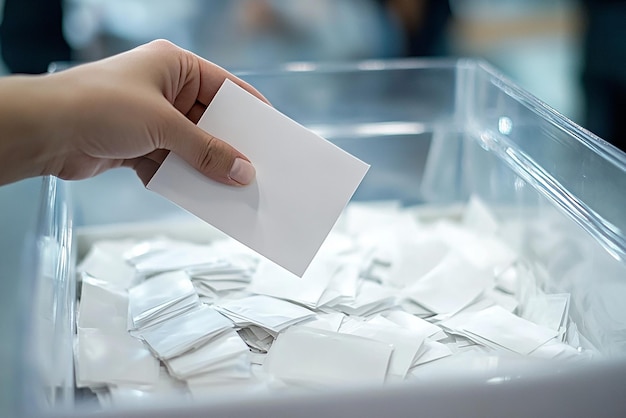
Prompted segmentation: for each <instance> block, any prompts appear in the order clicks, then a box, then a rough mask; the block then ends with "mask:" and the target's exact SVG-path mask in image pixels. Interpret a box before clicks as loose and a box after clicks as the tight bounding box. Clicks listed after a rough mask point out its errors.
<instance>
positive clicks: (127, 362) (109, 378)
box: [76, 328, 159, 387]
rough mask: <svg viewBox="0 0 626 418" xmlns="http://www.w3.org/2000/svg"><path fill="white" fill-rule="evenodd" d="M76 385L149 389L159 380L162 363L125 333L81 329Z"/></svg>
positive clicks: (78, 334) (139, 342) (79, 330)
mask: <svg viewBox="0 0 626 418" xmlns="http://www.w3.org/2000/svg"><path fill="white" fill-rule="evenodd" d="M77 336H78V343H77V345H78V346H77V350H76V353H77V354H76V385H77V386H78V387H85V386H91V385H94V386H98V385H102V384H104V383H111V384H121V383H134V384H141V385H149V384H152V383H155V382H156V381H157V379H158V376H159V362H158V361H157V359H155V358H154V357H153V356H152V354H151V353H150V351H149V350H148V349H147V348H146V347H145V346H144V344H143V343H142V342H141V341H139V340H136V339H135V338H133V337H131V336H130V335H128V333H127V332H126V331H124V330H122V331H115V330H99V329H95V328H78V330H77Z"/></svg>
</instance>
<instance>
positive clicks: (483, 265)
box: [75, 198, 597, 405]
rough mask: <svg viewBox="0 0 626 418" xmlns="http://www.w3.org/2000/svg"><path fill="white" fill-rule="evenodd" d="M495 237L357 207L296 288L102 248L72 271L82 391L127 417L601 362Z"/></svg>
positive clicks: (476, 228)
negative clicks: (506, 366) (237, 400)
mask: <svg viewBox="0 0 626 418" xmlns="http://www.w3.org/2000/svg"><path fill="white" fill-rule="evenodd" d="M500 229H501V225H500V223H499V222H498V221H497V220H496V218H495V217H494V216H493V214H492V213H490V212H489V210H488V209H487V207H486V206H485V205H484V204H483V203H482V202H480V201H479V200H478V199H475V198H472V199H470V201H469V202H468V204H467V205H466V206H465V207H464V208H463V210H462V211H461V212H459V213H457V216H455V217H448V216H440V217H436V216H435V217H433V216H432V215H431V216H429V217H428V219H425V218H424V217H423V216H420V212H419V211H417V210H416V209H414V208H403V207H401V206H400V205H399V204H398V203H396V202H382V203H375V204H354V203H353V204H351V205H349V206H348V207H347V209H346V211H345V213H344V214H343V215H342V217H341V218H340V220H339V222H338V224H337V225H336V227H335V228H334V229H333V231H332V232H331V234H330V235H329V237H328V239H327V240H326V242H325V243H324V245H323V246H322V248H321V249H320V251H319V253H318V254H317V256H316V257H315V259H314V260H313V262H312V264H311V265H310V267H309V269H308V270H307V271H306V273H305V274H304V276H303V277H302V278H298V277H296V276H294V275H293V274H291V273H289V272H287V271H286V270H284V269H282V268H281V267H279V266H277V265H275V264H273V263H272V262H270V261H267V260H265V259H262V258H261V257H260V256H258V255H257V254H256V253H254V252H252V251H251V250H249V249H247V248H246V247H244V246H242V245H241V244H239V243H237V242H235V241H234V240H231V239H220V240H217V241H214V242H210V243H206V244H197V243H192V242H186V241H178V240H173V239H169V238H167V237H162V236H156V235H155V237H154V238H153V239H149V240H138V239H134V238H133V237H132V236H131V237H127V238H125V239H120V240H102V241H97V242H95V243H94V244H93V246H92V247H91V248H90V249H89V252H88V254H87V255H86V257H85V258H84V259H83V260H82V261H81V263H80V265H79V267H78V270H79V271H80V275H81V278H82V285H81V292H80V299H79V309H78V315H77V335H76V344H75V364H76V382H77V385H78V387H88V388H91V389H92V390H93V392H94V393H96V395H97V396H98V399H99V400H100V401H101V403H102V404H103V405H118V404H125V403H129V402H130V403H132V402H146V401H150V400H153V399H161V400H162V399H164V398H167V397H169V396H173V397H178V398H180V397H182V398H187V397H189V398H199V399H207V397H210V396H216V397H217V396H221V394H223V393H225V392H228V391H231V392H232V393H237V394H238V395H240V394H241V393H242V392H247V391H249V392H259V391H272V390H285V389H288V388H294V390H302V389H303V388H309V389H316V390H317V389H319V388H324V387H333V386H335V385H353V384H358V385H363V384H372V385H380V384H384V383H386V382H393V381H401V380H405V379H413V378H423V377H424V376H427V375H429V374H431V375H432V374H433V373H437V372H439V371H444V370H448V371H449V369H450V368H457V367H459V364H470V363H471V364H472V365H474V366H475V365H476V364H477V363H476V362H470V361H468V360H469V359H470V358H479V357H482V358H493V357H508V358H518V357H524V358H525V359H529V358H532V359H536V361H546V359H547V360H548V361H579V360H586V359H589V358H590V357H592V355H595V354H596V353H597V350H595V349H594V348H593V346H592V345H591V344H590V343H589V342H588V341H587V340H586V339H585V338H584V336H583V335H581V334H580V333H579V332H578V330H577V327H576V324H575V323H574V322H573V321H571V319H570V315H569V305H570V296H569V294H567V293H557V294H548V293H545V292H544V291H543V290H542V289H541V288H540V286H539V283H538V280H537V279H536V278H535V277H534V275H533V273H532V272H531V269H530V268H528V267H527V264H526V262H525V260H523V259H522V258H520V256H519V254H518V253H517V252H516V251H515V250H513V249H512V248H511V247H510V246H509V245H507V244H506V243H505V241H504V240H503V239H502V238H501V236H500ZM459 359H463V361H459ZM480 364H484V365H485V367H489V364H493V362H492V363H489V362H483V363H480ZM474 366H473V367H474Z"/></svg>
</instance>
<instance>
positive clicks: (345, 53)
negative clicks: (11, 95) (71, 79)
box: [0, 0, 626, 140]
mask: <svg viewBox="0 0 626 418" xmlns="http://www.w3.org/2000/svg"><path fill="white" fill-rule="evenodd" d="M2 3H4V5H3V7H2V10H3V15H4V19H3V23H2V26H1V27H0V28H1V29H0V40H1V43H0V48H1V50H2V57H3V60H4V66H3V67H2V71H4V72H5V73H6V72H29V73H38V72H45V71H46V69H47V67H48V64H49V63H50V62H52V61H68V60H73V61H88V60H94V59H98V58H102V57H105V56H108V55H111V54H114V53H117V52H120V51H123V50H126V49H129V48H132V47H133V46H136V45H139V44H141V43H144V42H147V41H149V40H152V39H155V38H166V39H169V40H171V41H173V42H175V43H177V44H179V45H181V46H183V47H185V48H187V49H189V50H192V51H194V52H196V53H198V54H199V55H201V56H203V57H205V58H207V59H210V60H212V61H215V62H217V63H219V64H220V65H222V66H224V67H226V68H228V69H231V70H243V69H258V68H267V67H276V66H277V65H278V64H280V63H284V62H290V61H351V60H358V59H367V58H393V57H406V56H479V57H483V58H485V59H486V60H488V61H490V62H491V63H492V64H494V65H495V66H496V67H498V68H500V69H501V70H502V71H503V72H504V73H505V74H507V75H508V76H509V77H510V78H512V79H513V80H514V81H516V82H517V83H518V84H520V85H521V86H522V87H524V88H525V89H527V90H529V91H530V92H531V93H533V94H535V95H537V96H538V97H539V98H540V99H542V100H544V101H545V102H547V103H548V104H550V105H551V106H553V107H554V108H556V109H557V110H558V111H560V112H561V113H563V114H565V115H566V116H568V117H570V118H571V119H573V120H574V121H576V122H579V123H580V124H582V125H583V126H586V127H588V128H590V129H591V130H592V131H594V132H595V133H598V134H599V135H600V136H602V137H603V138H605V139H607V140H613V139H614V138H613V136H617V135H615V134H613V131H612V129H613V128H612V127H610V126H609V122H610V112H611V111H610V106H609V105H602V106H600V105H599V100H600V98H599V97H596V96H600V95H601V93H602V94H605V95H607V96H609V95H611V94H612V93H610V92H612V91H615V90H618V89H619V88H621V92H622V93H623V89H624V87H623V85H624V83H625V81H624V78H626V76H624V73H625V71H624V70H623V65H624V64H625V63H626V60H625V59H624V58H625V56H624V50H626V46H625V44H626V40H625V39H626V36H625V34H624V31H625V30H626V29H624V27H626V25H624V24H622V23H623V22H624V21H626V20H624V18H625V12H624V10H625V5H624V2H623V1H615V0H596V1H584V0H315V1H311V0H290V1H284V0H238V1H228V0H177V1H171V0H0V4H2ZM620 51H621V52H620ZM618 52H619V53H618ZM615 64H618V65H615ZM611 71H614V72H615V73H616V75H615V77H614V78H615V79H616V80H615V81H609V80H606V83H600V82H599V80H598V78H605V79H607V78H611V77H609V74H608V73H610V72H611ZM620 78H621V80H620ZM607 83H608V84H609V85H608V86H607V85H601V84H607ZM591 84H594V85H595V90H596V93H595V94H587V93H586V91H585V88H586V86H588V85H591ZM599 90H603V92H599ZM592 96H593V97H592ZM605 99H606V100H607V101H608V102H610V101H611V100H612V99H615V98H612V97H605ZM594 100H595V101H598V103H595V104H594V108H595V107H598V106H600V107H602V111H603V112H605V114H606V115H605V119H604V120H603V121H601V119H602V118H601V116H597V115H590V114H588V113H589V112H587V106H586V104H587V102H588V101H592V102H593V101H594ZM615 100H617V99H615ZM617 101H619V100H617Z"/></svg>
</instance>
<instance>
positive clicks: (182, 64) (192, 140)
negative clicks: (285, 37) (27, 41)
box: [0, 41, 267, 185]
mask: <svg viewBox="0 0 626 418" xmlns="http://www.w3.org/2000/svg"><path fill="white" fill-rule="evenodd" d="M226 78H228V79H230V80H232V81H234V82H235V83H237V84H238V85H239V86H241V87H243V88H244V89H246V90H247V91H249V92H250V93H252V94H253V95H255V96H257V97H258V98H259V99H261V100H264V101H266V102H267V100H266V99H265V98H264V97H263V96H262V95H261V94H260V93H259V92H258V91H256V90H255V89H254V88H253V87H252V86H250V85H249V84H247V83H245V82H244V81H242V80H240V79H238V78H237V77H235V76H234V75H232V74H230V73H228V72H227V71H226V70H224V69H222V68H220V67H218V66H217V65H215V64H213V63H210V62H208V61H206V60H203V59H201V58H199V57H198V56H196V55H194V54H192V53H190V52H188V51H185V50H183V49H180V48H178V47H177V46H175V45H173V44H171V43H169V42H167V41H154V42H151V43H149V44H146V45H143V46H140V47H138V48H135V49H133V50H131V51H128V52H126V53H123V54H120V55H116V56H113V57H111V58H108V59H105V60H102V61H97V62H94V63H90V64H85V65H81V66H78V67H75V68H72V69H69V70H66V71H63V72H60V73H57V74H52V75H46V76H34V77H33V76H30V77H27V76H23V77H7V78H6V79H5V80H2V81H0V93H4V94H2V95H3V96H4V95H5V94H8V96H6V97H13V98H14V99H15V101H14V102H13V103H12V106H11V108H10V109H7V108H5V107H6V106H3V105H2V104H0V128H3V129H0V131H1V130H4V131H5V133H7V135H2V136H3V137H4V138H0V162H5V160H6V164H3V165H4V168H0V171H1V173H0V184H3V183H8V182H11V181H15V180H19V179H21V178H26V177H32V176H36V175H44V174H52V175H55V176H58V177H60V178H63V179H69V180H75V179H83V178H87V177H92V176H94V175H96V174H99V173H101V172H103V171H106V170H108V169H111V168H115V167H120V166H125V167H130V168H133V169H134V170H135V171H136V172H137V175H138V176H139V178H140V179H141V180H142V181H143V183H144V184H147V183H148V181H149V180H150V178H152V176H153V175H154V173H155V172H156V170H157V169H158V168H159V166H160V164H161V163H162V162H163V160H164V158H165V157H166V156H167V154H168V152H169V151H172V152H175V153H176V154H178V155H180V156H181V157H182V158H183V159H184V160H186V161H187V162H188V163H189V164H191V165H192V166H193V167H195V168H196V169H197V170H199V171H200V172H202V173H203V174H205V175H206V176H208V177H210V178H212V179H214V180H216V181H219V182H222V183H225V184H230V185H245V184H248V183H249V182H250V181H251V180H252V179H253V178H254V175H255V171H254V168H253V166H252V164H251V163H250V162H249V160H248V159H247V158H246V157H245V156H244V155H243V154H241V153H240V152H239V151H237V150H236V149H234V148H233V147H231V146H230V145H228V144H226V143H225V142H223V141H221V140H220V139H218V138H215V137H212V136H211V135H209V134H207V133H206V132H204V131H203V130H201V129H200V128H198V127H197V126H196V125H195V124H196V123H197V122H198V120H199V119H200V117H201V116H202V114H203V113H204V111H205V109H206V107H207V105H208V104H209V103H210V102H211V100H212V99H213V97H214V96H215V93H216V92H217V90H218V89H219V87H220V86H221V85H222V83H223V81H224V80H225V79H226ZM7 114H8V115H7ZM11 115H12V116H13V118H12V117H11ZM15 118H17V119H15ZM11 119H13V120H11Z"/></svg>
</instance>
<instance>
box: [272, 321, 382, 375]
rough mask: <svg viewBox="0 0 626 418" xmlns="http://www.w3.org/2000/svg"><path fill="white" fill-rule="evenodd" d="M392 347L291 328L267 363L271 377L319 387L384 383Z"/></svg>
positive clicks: (351, 336)
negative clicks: (340, 384) (339, 384)
mask: <svg viewBox="0 0 626 418" xmlns="http://www.w3.org/2000/svg"><path fill="white" fill-rule="evenodd" d="M392 352H393V347H392V346H391V345H390V344H386V343H382V342H380V341H376V340H372V339H369V338H363V337H359V336H355V335H347V334H339V333H336V332H329V331H322V330H318V329H310V328H304V327H303V328H292V329H290V330H288V331H287V332H285V333H283V334H280V335H279V337H278V338H277V339H276V341H274V344H272V348H271V349H270V351H269V353H268V355H267V358H266V360H265V363H264V368H265V370H266V371H267V372H268V373H269V374H270V375H272V376H274V377H276V378H278V379H282V380H285V381H291V382H297V383H308V384H318V385H336V384H338V383H355V384H366V383H370V384H371V383H379V384H380V383H384V381H385V377H386V375H387V368H388V365H389V360H390V359H391V354H392Z"/></svg>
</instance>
